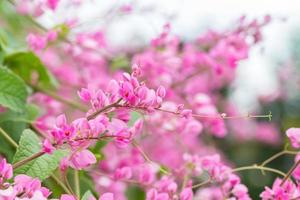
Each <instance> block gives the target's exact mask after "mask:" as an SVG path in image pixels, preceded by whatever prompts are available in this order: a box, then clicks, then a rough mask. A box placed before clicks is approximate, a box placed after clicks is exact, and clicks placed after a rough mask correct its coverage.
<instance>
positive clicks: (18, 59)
mask: <svg viewBox="0 0 300 200" xmlns="http://www.w3.org/2000/svg"><path fill="white" fill-rule="evenodd" d="M4 64H5V65H6V66H7V67H9V68H10V69H11V70H13V71H14V72H15V73H16V74H18V75H19V76H20V77H21V78H23V79H24V81H25V82H27V83H31V81H32V80H34V79H37V83H38V85H39V86H40V87H43V88H54V87H56V86H57V82H56V80H55V79H54V77H53V76H52V75H51V74H50V72H49V71H48V70H47V68H46V67H45V66H44V64H43V63H42V61H41V60H40V59H39V58H38V57H37V56H36V55H35V54H34V53H33V52H17V53H13V54H10V55H7V56H6V57H5V58H4Z"/></svg>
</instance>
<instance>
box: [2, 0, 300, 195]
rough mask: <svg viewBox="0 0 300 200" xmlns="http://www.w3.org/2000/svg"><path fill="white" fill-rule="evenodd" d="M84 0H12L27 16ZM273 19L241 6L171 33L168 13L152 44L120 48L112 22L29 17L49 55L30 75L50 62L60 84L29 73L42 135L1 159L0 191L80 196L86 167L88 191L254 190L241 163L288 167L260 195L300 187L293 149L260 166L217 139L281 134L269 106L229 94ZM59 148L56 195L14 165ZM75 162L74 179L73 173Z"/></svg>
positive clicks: (38, 49)
mask: <svg viewBox="0 0 300 200" xmlns="http://www.w3.org/2000/svg"><path fill="white" fill-rule="evenodd" d="M80 3H81V1H80V0H72V1H66V2H63V3H61V1H59V0H34V1H29V0H17V1H16V2H15V4H16V10H17V12H18V13H20V14H23V15H27V17H29V19H31V18H30V17H39V16H43V15H44V14H45V13H51V14H53V15H55V14H56V10H59V9H58V8H59V7H60V6H66V8H71V7H72V8H73V6H79V5H80ZM133 9H135V11H137V12H138V10H136V9H138V6H137V7H133V5H130V4H126V5H118V6H117V8H115V9H112V11H109V12H108V13H107V14H106V15H104V16H106V17H107V16H108V17H107V18H108V19H113V17H111V15H112V14H113V13H121V15H122V16H123V15H125V14H130V13H131V11H132V10H133ZM103 18H105V17H103ZM34 20H35V19H34V18H32V21H33V22H34ZM270 20H271V18H270V17H269V16H266V17H265V18H263V19H262V20H250V21H249V20H248V19H247V18H246V17H241V18H240V19H238V21H237V22H236V23H235V25H234V26H233V28H231V29H228V30H224V31H220V30H219V31H213V30H209V31H207V32H204V33H202V34H201V35H199V36H197V38H196V39H194V40H191V41H184V40H182V39H181V38H180V37H179V36H176V35H173V34H172V25H171V24H170V23H167V24H166V25H164V27H163V30H162V32H161V33H160V34H159V35H158V36H157V37H156V38H154V39H152V40H151V41H150V42H149V45H148V46H144V47H142V48H140V49H138V50H137V49H129V48H128V49H127V48H125V47H124V48H114V46H113V45H112V44H110V42H109V40H108V39H107V34H108V32H106V29H105V27H97V28H95V29H91V30H88V31H84V28H78V29H77V30H76V31H73V30H72V28H74V27H80V25H81V24H80V23H81V22H79V21H78V19H76V18H75V17H74V18H72V19H68V20H65V21H64V22H63V23H61V24H57V25H56V26H53V28H52V29H51V30H48V29H47V28H45V27H43V26H42V25H41V24H38V23H37V22H36V23H34V24H35V25H39V29H41V32H37V31H36V32H35V31H34V32H32V33H29V34H28V35H27V39H26V41H27V44H28V49H29V50H32V51H33V52H34V54H35V55H37V57H38V58H40V59H41V64H44V65H45V69H44V68H43V70H45V73H44V71H43V70H41V71H43V73H44V74H43V73H40V72H39V70H37V72H36V71H35V70H36V69H34V70H33V71H34V72H33V73H32V77H35V76H39V75H40V76H43V75H44V76H46V77H48V79H51V78H53V77H51V76H50V75H49V74H51V73H52V74H54V77H55V78H56V79H57V82H58V83H59V87H58V88H57V90H56V91H54V90H52V88H51V89H50V87H49V89H48V88H42V87H41V86H40V85H39V84H35V83H32V82H30V81H28V80H26V81H25V82H26V84H28V86H30V87H32V95H31V96H30V98H29V102H30V103H35V104H37V105H39V106H40V108H42V112H41V113H40V116H39V117H38V118H37V119H33V120H31V119H30V120H27V119H25V120H23V121H26V123H28V124H29V127H30V128H31V129H33V130H34V131H35V132H36V133H38V134H40V135H39V136H41V138H42V139H41V141H42V142H41V143H42V148H41V150H40V151H39V152H37V153H36V154H33V155H32V156H31V157H28V158H26V159H24V160H21V161H18V162H16V163H13V164H12V165H11V164H9V163H7V161H6V159H2V158H1V162H0V200H13V199H17V200H21V199H22V200H46V199H49V198H52V197H53V198H55V197H56V198H59V199H60V200H79V199H81V198H82V196H83V195H82V193H83V192H86V191H80V190H81V188H80V185H78V184H79V183H78V182H79V180H80V178H79V176H82V174H81V173H79V172H78V171H79V170H80V171H81V172H83V171H84V173H85V174H87V175H88V176H89V178H91V179H92V180H91V181H92V184H89V186H88V187H91V189H92V192H90V194H88V193H85V194H87V195H89V196H88V197H87V198H88V200H96V199H99V200H114V199H117V200H125V199H128V198H130V197H128V195H130V189H132V186H134V188H135V189H136V188H137V190H138V191H139V193H141V194H142V195H143V196H144V198H145V199H147V200H193V199H199V200H202V199H203V200H223V199H228V200H250V199H251V197H250V191H248V188H247V186H246V185H244V184H243V183H242V180H243V179H242V178H241V177H239V174H238V173H239V171H243V170H248V169H251V170H252V169H255V170H261V171H263V172H272V173H277V175H282V176H283V177H282V178H277V179H276V180H275V181H274V184H273V186H272V188H271V187H267V186H266V187H265V190H264V191H263V192H262V193H261V194H260V197H261V198H262V199H263V200H273V199H274V200H293V199H297V198H299V197H300V185H299V180H300V166H299V165H300V154H299V153H298V152H297V151H292V150H289V147H287V149H285V150H284V151H282V152H280V153H279V154H278V155H275V156H273V157H271V158H270V159H269V160H266V161H265V162H264V163H262V164H261V165H258V164H256V165H251V166H246V167H239V168H234V164H233V163H230V161H229V160H228V159H226V156H223V153H222V152H221V151H220V148H219V146H220V145H219V142H221V141H222V142H224V143H226V144H227V142H228V141H229V142H228V144H229V145H231V144H233V143H234V144H240V143H241V142H244V141H246V140H254V139H255V140H257V141H259V142H263V143H267V144H269V145H278V144H280V143H281V138H280V135H279V131H277V125H276V124H275V123H272V124H271V123H267V122H265V121H258V120H255V119H254V118H255V117H260V118H262V117H266V118H270V114H269V115H252V114H247V115H243V114H241V113H240V111H239V109H238V107H237V106H236V105H235V104H234V103H233V102H231V98H230V97H229V96H228V90H230V86H231V84H232V83H233V81H234V79H235V74H236V70H237V68H238V67H239V63H240V61H242V60H245V59H247V58H248V57H249V52H250V50H251V49H252V47H253V46H255V45H257V43H258V42H260V41H261V40H262V33H261V29H262V28H263V27H264V26H265V25H267V24H268V23H269V22H270ZM104 24H109V23H104ZM70 33H71V34H70ZM1 45H2V43H1ZM1 48H2V46H1ZM1 48H0V50H2V49H1ZM33 52H31V53H33ZM1 53H2V52H1ZM1 58H2V54H1ZM0 62H2V59H0ZM124 63H125V64H124ZM0 64H2V63H0ZM130 66H131V67H130ZM40 67H41V66H40ZM23 69H24V70H25V68H23ZM23 69H22V70H23ZM48 71H49V74H48ZM130 71H131V73H130ZM38 72H39V73H40V74H39V73H38ZM25 74H26V73H25ZM48 75H49V76H48ZM39 78H41V77H39ZM24 84H25V83H24ZM76 92H77V96H76V95H74V94H76ZM78 97H79V99H78ZM0 110H1V111H0V112H1V113H2V112H6V109H2V107H0ZM2 110H3V111H2ZM56 116H57V117H56ZM227 119H228V120H229V121H228V122H226V120H227ZM231 119H233V120H231ZM24 123H25V122H24ZM241 127H242V128H241ZM278 130H279V129H278ZM0 132H1V133H2V132H4V131H2V129H0ZM4 133H5V132H4ZM286 135H287V137H288V138H289V139H290V142H291V147H292V148H295V149H298V148H300V129H299V128H291V129H289V130H287V132H286ZM9 137H10V136H9V134H6V135H5V138H9ZM11 140H12V139H11ZM11 140H10V142H11ZM237 141H238V142H237ZM12 144H13V146H15V147H18V144H15V143H14V141H13V142H12ZM240 146H242V145H240ZM225 147H226V146H225ZM58 150H64V151H65V152H67V153H66V154H67V155H66V156H64V157H63V156H62V157H63V158H62V159H61V160H60V161H59V164H57V166H56V167H57V171H56V172H55V174H56V175H59V176H60V177H59V178H62V180H60V179H59V180H56V181H58V183H59V185H60V186H61V187H62V189H63V190H64V191H65V194H59V196H58V195H56V194H54V193H55V190H52V191H53V193H52V192H51V190H50V189H52V188H51V187H50V186H49V189H48V188H46V187H44V185H43V183H42V181H41V180H39V179H38V178H37V177H30V176H28V173H27V172H24V174H19V171H16V170H15V169H16V168H18V167H20V166H23V167H24V165H25V166H26V165H27V166H28V164H29V165H30V164H31V163H30V162H32V160H34V159H39V158H40V157H41V156H49V157H51V156H53V155H54V153H56V152H60V151H58ZM283 154H293V155H296V156H295V161H294V166H292V167H291V169H290V171H288V172H287V173H284V172H281V171H280V170H276V169H273V168H268V167H266V164H268V163H269V162H270V161H272V160H273V159H275V158H277V157H279V156H281V155H283ZM40 159H41V158H40ZM41 168H42V167H41ZM69 168H72V170H69ZM13 170H14V171H15V173H16V174H13ZM41 170H42V169H41ZM70 171H71V173H74V181H73V180H72V182H74V184H73V183H71V184H70V183H69V182H68V179H69V177H68V176H69V175H70ZM52 172H54V171H52ZM76 176H78V177H76ZM293 180H295V181H293ZM45 182H47V180H46V181H45ZM45 185H46V184H45ZM73 185H74V187H73ZM73 188H74V189H73ZM97 193H98V194H100V195H96V194H97ZM85 197H86V196H85ZM96 197H97V198H96ZM132 199H133V198H132Z"/></svg>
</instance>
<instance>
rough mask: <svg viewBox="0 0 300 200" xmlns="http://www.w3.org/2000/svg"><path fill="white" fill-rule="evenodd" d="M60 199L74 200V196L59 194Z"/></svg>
mask: <svg viewBox="0 0 300 200" xmlns="http://www.w3.org/2000/svg"><path fill="white" fill-rule="evenodd" d="M60 200H76V198H75V197H74V196H73V195H68V194H63V195H61V197H60Z"/></svg>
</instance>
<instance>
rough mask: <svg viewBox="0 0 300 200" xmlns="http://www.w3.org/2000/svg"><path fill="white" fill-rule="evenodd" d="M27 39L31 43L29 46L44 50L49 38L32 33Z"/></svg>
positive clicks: (33, 48) (35, 49)
mask: <svg viewBox="0 0 300 200" xmlns="http://www.w3.org/2000/svg"><path fill="white" fill-rule="evenodd" d="M26 41H27V43H28V45H29V47H30V48H31V49H32V50H34V51H39V50H42V49H44V48H45V47H46V45H47V39H46V38H45V37H42V36H39V35H36V34H33V33H30V34H29V35H28V36H27V38H26Z"/></svg>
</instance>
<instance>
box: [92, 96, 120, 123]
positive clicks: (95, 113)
mask: <svg viewBox="0 0 300 200" xmlns="http://www.w3.org/2000/svg"><path fill="white" fill-rule="evenodd" d="M121 101H122V98H120V99H119V100H118V101H116V102H114V103H112V104H109V105H107V106H105V107H103V108H102V109H100V110H97V111H96V112H94V113H92V114H90V115H89V116H87V120H91V119H94V118H95V117H97V115H99V114H101V113H102V112H105V111H107V110H109V109H110V108H113V107H117V106H118V104H119V103H120V102H121Z"/></svg>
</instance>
